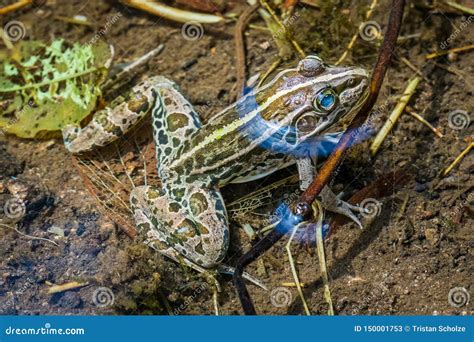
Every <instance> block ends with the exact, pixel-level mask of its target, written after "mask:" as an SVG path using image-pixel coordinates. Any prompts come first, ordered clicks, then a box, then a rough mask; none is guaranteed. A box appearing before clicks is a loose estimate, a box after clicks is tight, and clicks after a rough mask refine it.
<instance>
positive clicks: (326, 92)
mask: <svg viewBox="0 0 474 342" xmlns="http://www.w3.org/2000/svg"><path fill="white" fill-rule="evenodd" d="M337 98H338V96H337V94H336V92H335V91H334V90H332V89H331V88H326V89H323V90H321V91H320V92H319V93H318V94H317V95H316V97H315V98H314V100H313V107H314V109H316V110H317V111H318V112H324V113H328V112H330V111H332V110H333V109H334V108H335V107H336V104H337Z"/></svg>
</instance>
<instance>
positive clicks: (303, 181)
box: [296, 157, 364, 229]
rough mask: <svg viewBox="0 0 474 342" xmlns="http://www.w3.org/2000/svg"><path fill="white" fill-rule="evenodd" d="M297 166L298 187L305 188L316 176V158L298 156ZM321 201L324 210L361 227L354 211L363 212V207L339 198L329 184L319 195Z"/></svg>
mask: <svg viewBox="0 0 474 342" xmlns="http://www.w3.org/2000/svg"><path fill="white" fill-rule="evenodd" d="M296 165H297V167H298V174H299V178H300V189H301V190H302V191H304V190H306V189H307V188H308V187H309V185H310V184H311V183H312V181H313V178H314V177H315V176H316V158H309V157H307V158H300V159H297V160H296ZM319 196H320V197H321V200H322V201H321V203H322V205H323V207H324V208H325V209H326V210H329V211H331V212H333V213H336V214H341V215H344V216H346V217H348V218H349V219H351V220H352V221H354V222H355V223H356V224H357V225H358V226H359V228H361V229H363V226H362V223H361V222H360V220H359V219H358V218H357V216H355V215H354V212H358V213H364V209H363V208H361V207H358V206H355V205H352V204H350V203H347V202H345V201H343V200H341V199H340V195H336V194H335V193H334V192H333V191H332V190H331V188H329V186H327V185H326V186H324V188H323V190H322V191H321V193H320V195H319Z"/></svg>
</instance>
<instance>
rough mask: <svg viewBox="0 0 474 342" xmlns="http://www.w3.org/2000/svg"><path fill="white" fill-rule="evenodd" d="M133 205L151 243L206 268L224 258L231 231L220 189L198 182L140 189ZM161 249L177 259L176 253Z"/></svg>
mask: <svg viewBox="0 0 474 342" xmlns="http://www.w3.org/2000/svg"><path fill="white" fill-rule="evenodd" d="M130 204H131V207H132V211H133V214H134V217H135V220H136V223H137V226H138V228H139V230H140V233H141V234H143V235H144V236H146V238H147V239H148V240H149V241H159V242H160V244H161V245H162V246H163V245H164V246H167V248H169V247H171V248H173V249H174V251H176V252H178V253H179V254H180V255H182V256H183V257H184V258H186V259H188V260H190V261H192V262H193V263H196V264H198V265H199V266H201V267H203V268H212V267H214V266H216V265H217V264H219V262H220V261H222V259H223V258H224V256H225V254H226V252H227V248H228V245H229V228H228V222H227V215H226V212H225V207H224V203H223V200H222V198H221V195H220V193H219V190H217V189H214V188H212V187H207V186H206V185H205V184H196V183H191V184H189V185H187V186H185V187H184V186H181V185H179V184H176V185H174V186H173V189H168V190H166V189H163V188H155V187H152V186H139V187H136V188H135V189H133V191H132V193H131V195H130ZM159 249H160V252H162V253H164V254H166V255H168V256H170V257H172V258H173V259H176V257H175V256H176V253H174V251H172V250H165V249H163V248H161V247H160V248H159Z"/></svg>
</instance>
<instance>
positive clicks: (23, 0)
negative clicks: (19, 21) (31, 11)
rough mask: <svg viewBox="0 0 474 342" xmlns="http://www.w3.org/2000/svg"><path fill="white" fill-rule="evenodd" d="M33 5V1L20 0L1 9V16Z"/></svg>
mask: <svg viewBox="0 0 474 342" xmlns="http://www.w3.org/2000/svg"><path fill="white" fill-rule="evenodd" d="M31 3H33V0H20V1H17V2H15V3H13V4H11V5H8V6H5V7H2V8H0V15H4V14H7V13H10V12H13V11H16V10H18V9H20V8H23V7H25V6H28V5H29V4H31Z"/></svg>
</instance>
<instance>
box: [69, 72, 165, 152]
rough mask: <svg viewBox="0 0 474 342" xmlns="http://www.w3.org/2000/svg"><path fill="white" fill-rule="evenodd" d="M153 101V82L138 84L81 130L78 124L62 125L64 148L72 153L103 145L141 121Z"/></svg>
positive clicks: (95, 115)
mask: <svg viewBox="0 0 474 342" xmlns="http://www.w3.org/2000/svg"><path fill="white" fill-rule="evenodd" d="M155 98H156V94H155V93H154V92H153V81H152V80H145V81H142V82H140V83H139V84H137V85H136V86H134V87H133V88H132V89H131V90H130V91H129V92H128V93H127V94H125V95H124V96H123V97H120V98H117V99H116V100H114V101H113V102H112V103H111V104H110V106H108V107H106V108H104V109H102V110H100V111H98V112H96V113H95V114H94V116H93V118H92V120H91V121H90V122H89V123H88V124H87V125H85V126H84V127H82V128H81V126H80V125H79V124H70V125H67V126H65V127H64V128H63V129H62V135H63V141H64V145H65V146H66V148H67V149H68V150H69V151H70V152H72V153H81V152H86V151H90V150H92V149H94V148H95V147H100V146H106V145H107V144H109V143H111V142H113V141H115V140H117V139H118V138H119V137H121V136H122V135H124V134H125V133H127V131H129V130H130V128H131V127H133V126H134V125H135V124H136V123H137V122H138V121H139V120H141V119H142V118H143V117H144V116H145V115H146V114H147V113H148V112H149V111H150V109H151V107H152V104H153V103H154V102H155Z"/></svg>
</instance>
